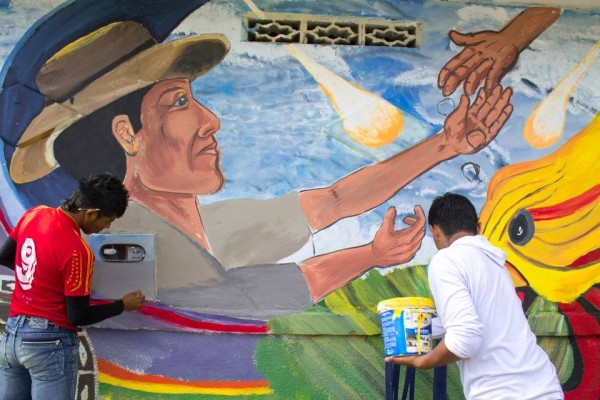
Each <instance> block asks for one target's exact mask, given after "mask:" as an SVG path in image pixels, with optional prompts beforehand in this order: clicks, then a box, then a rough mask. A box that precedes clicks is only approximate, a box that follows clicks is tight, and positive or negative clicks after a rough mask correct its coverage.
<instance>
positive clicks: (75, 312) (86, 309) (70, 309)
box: [66, 290, 146, 326]
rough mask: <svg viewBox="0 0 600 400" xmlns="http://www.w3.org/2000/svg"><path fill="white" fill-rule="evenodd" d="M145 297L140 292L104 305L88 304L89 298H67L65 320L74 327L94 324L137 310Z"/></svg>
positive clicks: (131, 293)
mask: <svg viewBox="0 0 600 400" xmlns="http://www.w3.org/2000/svg"><path fill="white" fill-rule="evenodd" d="M145 299H146V297H145V296H144V294H143V293H142V292H141V291H139V290H138V291H135V292H130V293H127V294H126V295H125V296H123V298H122V299H120V300H116V301H112V302H108V303H105V304H94V305H92V304H90V296H67V298H66V301H67V318H68V320H69V323H70V324H71V325H74V326H84V325H90V324H95V323H97V322H100V321H103V320H105V319H107V318H110V317H114V316H117V315H119V314H121V313H122V312H123V311H133V310H138V309H139V308H140V307H141V306H142V305H143V304H144V300H145Z"/></svg>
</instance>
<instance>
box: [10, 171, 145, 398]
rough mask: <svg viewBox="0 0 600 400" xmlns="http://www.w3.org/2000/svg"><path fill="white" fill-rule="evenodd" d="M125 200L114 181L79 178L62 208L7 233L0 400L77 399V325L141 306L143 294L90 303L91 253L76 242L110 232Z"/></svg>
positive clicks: (28, 215)
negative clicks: (11, 277) (8, 276)
mask: <svg viewBox="0 0 600 400" xmlns="http://www.w3.org/2000/svg"><path fill="white" fill-rule="evenodd" d="M128 199H129V194H128V192H127V189H125V187H124V186H123V184H122V182H121V181H120V180H119V179H117V178H116V177H114V176H112V175H108V174H106V175H98V176H94V177H90V178H88V179H82V180H81V181H80V183H79V187H78V189H77V190H76V191H75V192H74V193H73V195H72V196H71V197H70V198H69V199H68V200H65V201H64V202H63V204H62V205H61V206H60V207H58V208H51V207H46V206H38V207H34V208H32V209H30V210H28V211H27V212H25V214H23V216H22V217H21V219H20V220H19V222H18V223H17V225H16V226H15V227H14V229H13V230H12V232H11V233H10V236H9V238H8V239H7V240H6V242H5V243H4V245H3V246H2V248H1V249H0V264H2V265H6V266H7V267H9V268H11V269H14V271H15V280H16V284H15V290H14V292H13V295H12V300H11V305H10V314H9V318H8V320H7V322H6V326H5V327H4V330H3V332H2V336H1V340H0V399H20V398H24V399H25V398H32V399H52V400H54V399H74V398H75V392H76V384H77V369H78V363H79V341H78V338H77V330H78V327H79V326H82V325H89V324H93V323H96V322H99V321H102V320H104V319H106V318H109V317H113V316H115V315H119V314H121V313H122V312H123V311H132V310H137V309H139V308H140V307H141V306H142V304H143V302H144V299H145V296H144V294H143V293H142V292H141V291H135V292H130V293H127V294H126V295H125V296H123V298H122V299H120V300H116V301H113V302H110V303H107V304H101V305H90V293H91V285H92V274H93V271H94V254H93V253H92V251H91V249H90V247H89V246H88V245H87V244H86V243H85V242H84V241H83V239H82V237H81V231H83V232H84V233H86V234H91V233H98V232H100V231H101V230H103V229H105V228H108V227H110V224H111V223H112V222H113V221H114V220H115V219H117V218H119V217H121V216H122V215H123V214H124V212H125V209H126V208H127V202H128ZM51 355H53V356H51ZM30 396H31V397H30Z"/></svg>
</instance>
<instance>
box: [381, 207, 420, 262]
mask: <svg viewBox="0 0 600 400" xmlns="http://www.w3.org/2000/svg"><path fill="white" fill-rule="evenodd" d="M415 214H416V218H413V217H406V218H404V223H406V224H407V225H409V226H408V228H404V229H400V230H396V229H395V228H394V224H395V222H396V208H395V207H390V208H388V210H387V211H386V213H385V215H384V216H383V222H382V223H381V226H380V227H379V229H378V230H377V233H376V234H375V238H374V239H373V242H372V243H371V251H372V254H373V261H374V265H377V266H379V267H388V266H390V265H396V264H402V263H405V262H407V261H410V260H411V259H412V258H413V257H414V256H415V253H416V252H417V250H419V248H420V247H421V240H423V237H424V236H425V213H424V212H423V209H422V208H421V206H416V207H415Z"/></svg>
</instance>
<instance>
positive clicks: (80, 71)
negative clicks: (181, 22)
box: [10, 21, 230, 183]
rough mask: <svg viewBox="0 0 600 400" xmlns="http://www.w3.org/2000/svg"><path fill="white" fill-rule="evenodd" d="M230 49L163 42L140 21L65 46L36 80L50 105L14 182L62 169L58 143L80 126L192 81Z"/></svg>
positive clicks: (26, 145) (20, 154)
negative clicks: (138, 96)
mask: <svg viewBox="0 0 600 400" xmlns="http://www.w3.org/2000/svg"><path fill="white" fill-rule="evenodd" d="M229 48H230V44H229V41H228V40H227V38H226V37H225V36H223V35H220V34H203V35H194V36H190V37H185V38H182V39H177V40H174V41H170V42H164V43H157V42H156V41H155V40H154V39H153V38H152V36H151V34H150V32H149V31H148V30H147V29H146V28H145V27H144V26H143V25H142V24H140V23H138V22H134V21H125V22H115V23H112V24H110V25H107V26H105V27H102V28H100V29H98V30H96V31H94V32H92V33H90V34H88V35H86V36H84V37H82V38H80V39H78V40H76V41H75V42H73V43H70V44H69V45H67V46H65V47H64V48H63V49H62V50H60V51H59V52H58V53H56V54H55V55H54V56H52V57H51V58H50V59H49V60H48V61H46V63H45V64H44V65H43V66H42V68H40V71H39V72H38V74H37V76H36V84H37V87H38V89H39V92H40V93H41V94H43V95H44V96H45V97H46V100H47V104H46V106H45V107H44V109H43V110H42V111H41V112H40V113H39V114H38V115H37V116H36V117H35V118H34V119H33V120H32V121H31V122H30V124H29V125H28V126H27V128H26V129H25V132H23V135H22V136H21V138H20V139H19V142H18V143H17V146H16V149H15V152H14V154H13V156H12V159H11V162H10V176H11V178H12V180H13V181H14V182H15V183H27V182H32V181H34V180H36V179H40V178H42V177H44V176H46V175H47V174H48V173H50V172H52V171H53V170H54V169H55V168H57V167H58V162H57V161H56V159H55V157H54V146H53V144H54V141H55V140H56V138H57V137H58V136H59V135H60V133H61V132H62V131H64V130H65V129H66V128H67V127H69V126H70V125H72V124H73V123H74V122H76V121H78V120H80V119H82V118H84V117H86V116H88V115H90V114H92V113H93V112H94V111H96V110H99V109H100V108H102V107H104V106H106V105H108V104H110V103H112V102H113V101H115V100H117V99H119V98H121V97H123V96H126V95H128V94H130V93H133V92H135V91H136V90H138V89H142V88H144V87H147V86H150V85H153V84H155V83H156V82H159V81H161V80H165V79H173V78H185V79H188V80H189V81H192V80H194V79H195V78H197V77H199V76H201V75H203V74H204V73H206V72H207V71H209V70H210V69H211V68H213V67H214V66H216V65H217V64H219V63H220V62H221V61H222V60H223V58H224V57H225V55H226V54H227V52H228V51H229Z"/></svg>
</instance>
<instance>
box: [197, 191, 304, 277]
mask: <svg viewBox="0 0 600 400" xmlns="http://www.w3.org/2000/svg"><path fill="white" fill-rule="evenodd" d="M200 211H201V214H202V223H203V224H204V229H205V230H206V234H207V236H208V240H209V242H210V246H211V249H212V253H213V255H214V256H215V257H216V258H217V259H218V260H219V262H220V263H221V265H223V268H225V269H226V270H229V269H232V268H238V267H246V266H254V265H262V264H265V265H267V264H273V263H276V262H277V261H279V260H281V259H283V258H285V257H287V256H289V255H291V254H294V253H295V252H296V251H298V250H299V249H301V248H302V246H304V245H305V244H306V243H307V242H308V241H309V239H310V236H311V232H310V227H309V226H308V222H307V221H306V217H305V216H304V213H303V211H302V205H301V203H300V194H299V193H298V192H291V193H288V194H286V195H284V196H281V197H276V198H272V199H231V200H224V201H220V202H217V203H212V204H207V205H203V206H201V207H200Z"/></svg>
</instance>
